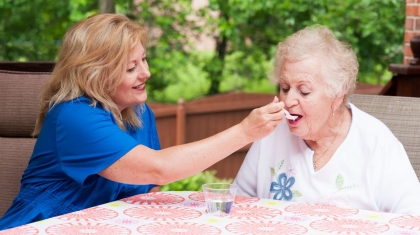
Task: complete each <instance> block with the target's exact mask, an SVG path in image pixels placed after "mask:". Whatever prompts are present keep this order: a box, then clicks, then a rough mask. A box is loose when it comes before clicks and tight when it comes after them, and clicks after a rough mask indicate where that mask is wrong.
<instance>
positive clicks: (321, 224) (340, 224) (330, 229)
mask: <svg viewBox="0 0 420 235" xmlns="http://www.w3.org/2000/svg"><path fill="white" fill-rule="evenodd" d="M309 226H311V227H312V228H314V229H316V230H318V231H322V232H327V233H336V234H355V235H357V234H380V233H384V232H386V231H388V230H389V226H388V225H387V224H383V223H378V222H375V221H371V220H361V219H344V218H332V217H330V218H325V219H323V220H317V221H314V222H312V223H310V225H309Z"/></svg>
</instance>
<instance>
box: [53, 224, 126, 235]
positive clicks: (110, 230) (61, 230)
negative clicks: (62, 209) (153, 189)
mask: <svg viewBox="0 0 420 235" xmlns="http://www.w3.org/2000/svg"><path fill="white" fill-rule="evenodd" d="M45 232H46V233H47V234H50V235H94V234H98V235H126V234H131V231H130V230H129V229H128V228H125V227H121V226H117V225H110V224H101V223H83V224H82V223H77V224H73V223H67V224H57V225H53V226H51V227H48V228H47V229H46V230H45Z"/></svg>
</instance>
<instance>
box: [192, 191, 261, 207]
mask: <svg viewBox="0 0 420 235" xmlns="http://www.w3.org/2000/svg"><path fill="white" fill-rule="evenodd" d="M188 198H189V199H191V200H193V201H199V202H205V199H204V193H202V192H199V193H192V194H190V195H189V196H188ZM259 200H260V198H258V197H246V196H235V201H234V203H235V204H244V203H254V202H258V201H259Z"/></svg>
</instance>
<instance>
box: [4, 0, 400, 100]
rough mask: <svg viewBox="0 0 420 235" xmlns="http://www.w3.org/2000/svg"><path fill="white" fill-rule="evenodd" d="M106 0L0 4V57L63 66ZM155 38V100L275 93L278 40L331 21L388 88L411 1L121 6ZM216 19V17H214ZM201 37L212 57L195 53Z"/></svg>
mask: <svg viewBox="0 0 420 235" xmlns="http://www.w3.org/2000/svg"><path fill="white" fill-rule="evenodd" d="M98 1H100V0H72V1H53V0H0V15H1V16H2V17H1V18H0V60H6V61H8V60H10V61H52V60H55V57H56V53H57V49H58V47H59V45H60V42H61V38H62V36H63V35H64V33H65V32H66V30H67V29H68V28H69V27H70V26H71V25H73V24H74V23H75V22H77V21H79V20H82V19H84V18H86V17H88V16H90V15H92V14H96V13H97V12H98V9H97V7H98ZM114 1H115V4H116V10H117V13H122V14H126V15H127V16H129V17H130V18H131V19H133V20H134V21H136V22H138V23H140V24H141V25H143V26H144V27H145V28H146V29H147V30H148V32H149V36H150V43H149V45H148V48H147V56H148V61H149V66H150V71H151V73H152V77H151V79H150V80H149V82H148V92H149V99H150V100H152V101H161V102H171V103H174V102H176V101H177V100H178V98H179V97H183V98H184V99H185V100H190V99H194V98H197V97H200V96H204V95H206V94H215V93H219V92H227V91H233V90H240V91H249V92H269V93H275V91H276V87H275V86H273V85H272V84H270V83H269V82H268V79H267V77H268V76H267V72H268V71H269V70H270V68H271V65H272V61H273V60H272V59H273V55H274V52H275V49H276V45H277V43H278V42H279V41H281V40H283V39H284V38H285V37H287V36H289V35H291V34H292V33H294V32H296V31H297V30H300V29H302V28H304V27H306V26H309V25H313V24H322V25H326V26H328V27H329V28H331V29H332V30H333V32H334V33H335V35H336V36H337V37H338V38H339V39H341V40H343V41H345V42H348V43H349V44H350V45H351V46H352V47H353V49H354V50H355V51H356V53H357V55H358V60H359V63H360V73H359V81H362V82H369V83H385V82H386V81H387V80H388V79H389V78H390V77H391V74H390V73H389V72H388V71H387V68H388V65H389V64H390V63H401V62H402V45H403V35H404V20H405V1H401V0H381V1H377V0H346V1H342V0H312V1H308V0H282V1H277V0H264V1H260V0H247V1H243V0H209V5H208V6H206V7H203V8H201V9H199V10H193V9H192V6H191V1H190V0H178V1H175V0H141V1H134V0H114ZM215 15H217V17H215ZM201 33H209V34H211V35H212V36H214V37H215V39H216V42H215V44H216V45H215V46H216V50H215V51H214V52H212V53H208V52H196V51H194V50H193V49H194V44H193V39H196V38H197V37H198V36H199V34H201Z"/></svg>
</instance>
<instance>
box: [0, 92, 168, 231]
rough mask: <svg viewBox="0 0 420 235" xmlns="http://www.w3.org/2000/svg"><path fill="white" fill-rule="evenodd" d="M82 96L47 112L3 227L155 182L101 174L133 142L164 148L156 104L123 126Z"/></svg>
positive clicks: (116, 196)
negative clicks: (137, 121)
mask: <svg viewBox="0 0 420 235" xmlns="http://www.w3.org/2000/svg"><path fill="white" fill-rule="evenodd" d="M90 104H91V100H90V99H88V98H86V97H79V98H78V99H74V100H72V101H68V102H63V103H60V104H59V105H57V106H55V107H54V108H53V109H52V110H51V111H49V112H48V114H47V115H46V117H45V120H44V124H43V125H42V129H41V132H40V134H39V136H38V139H37V142H36V144H35V147H34V152H33V154H32V156H31V159H30V161H29V164H28V167H27V168H26V170H25V172H24V174H23V176H22V180H21V188H20V192H19V194H18V195H17V197H16V198H15V200H14V201H13V204H12V206H11V207H10V208H9V210H8V211H7V212H6V213H5V214H4V216H3V217H2V218H1V219H0V230H2V229H6V228H11V227H16V226H19V225H23V224H27V223H31V222H34V221H38V220H43V219H47V218H50V217H53V216H58V215H62V214H65V213H69V212H73V211H77V210H81V209H85V208H88V207H92V206H96V205H100V204H103V203H107V202H110V201H114V200H118V199H121V198H125V197H128V196H132V195H136V194H140V193H146V192H148V191H149V190H150V189H151V188H153V187H154V186H155V185H127V184H122V183H117V182H114V181H110V180H107V179H105V178H103V177H101V176H99V175H98V172H100V171H102V170H104V169H105V168H107V167H108V166H110V165H111V164H113V163H114V162H115V161H117V160H118V159H119V158H121V157H122V156H124V154H126V153H127V152H129V151H130V150H131V149H132V148H134V147H135V146H137V145H139V144H141V145H145V146H148V147H150V148H152V149H156V150H157V149H160V144H159V139H158V134H157V130H156V123H155V118H154V114H153V112H152V110H151V109H150V108H149V107H148V106H147V105H146V104H144V105H143V108H142V112H141V118H142V124H143V127H142V128H137V129H133V128H127V131H123V130H121V129H120V128H119V127H118V125H117V122H116V120H115V118H114V116H113V115H112V114H111V113H110V112H109V111H107V110H105V109H103V108H102V106H101V105H99V104H98V105H97V106H96V107H93V106H91V105H90Z"/></svg>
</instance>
